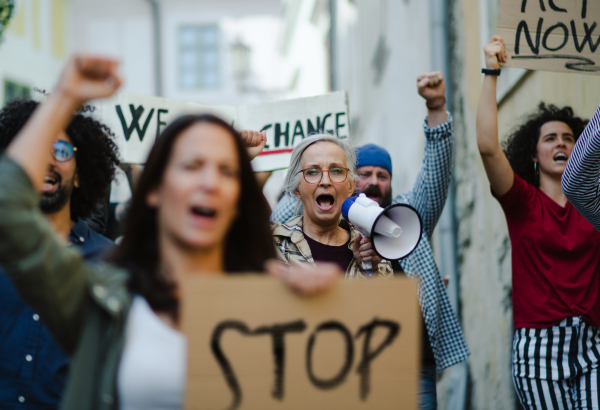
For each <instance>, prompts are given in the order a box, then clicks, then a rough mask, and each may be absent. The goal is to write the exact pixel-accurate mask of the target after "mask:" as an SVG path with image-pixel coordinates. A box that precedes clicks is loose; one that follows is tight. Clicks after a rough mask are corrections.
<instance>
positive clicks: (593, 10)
mask: <svg viewBox="0 0 600 410" xmlns="http://www.w3.org/2000/svg"><path fill="white" fill-rule="evenodd" d="M599 23H600V2H598V1H590V0H500V3H499V7H498V35H500V36H502V38H503V39H504V43H505V45H506V50H507V52H508V55H509V58H508V61H507V62H506V65H507V66H511V67H520V68H527V69H530V70H548V71H566V72H572V73H585V74H600V50H599V49H598V47H599V46H600V27H598V24H599Z"/></svg>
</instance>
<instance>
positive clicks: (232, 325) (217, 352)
mask: <svg viewBox="0 0 600 410" xmlns="http://www.w3.org/2000/svg"><path fill="white" fill-rule="evenodd" d="M228 329H235V330H237V331H239V332H240V333H242V334H244V335H249V334H250V329H248V326H246V325H245V324H244V323H242V322H240V321H237V320H227V321H225V322H221V323H219V324H218V325H217V327H215V330H214V331H213V334H212V336H211V338H210V349H211V350H212V353H213V355H214V356H215V359H217V363H219V366H220V367H221V371H222V372H223V376H225V380H226V381H227V385H228V386H229V388H230V389H231V392H232V393H233V403H231V406H229V410H234V409H237V408H238V407H239V406H240V403H241V401H242V389H241V388H240V385H239V383H238V381H237V378H236V377H235V373H234V372H233V369H232V368H231V365H230V364H229V360H227V357H225V354H223V350H222V349H221V336H222V335H223V332H224V331H226V330H228Z"/></svg>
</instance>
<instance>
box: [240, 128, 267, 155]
mask: <svg viewBox="0 0 600 410" xmlns="http://www.w3.org/2000/svg"><path fill="white" fill-rule="evenodd" d="M240 135H241V137H242V141H243V142H244V144H246V147H247V148H248V155H250V161H252V160H253V159H254V158H256V157H257V156H258V155H260V153H261V152H262V151H263V149H264V148H265V145H266V144H267V131H261V132H259V131H250V130H242V131H240Z"/></svg>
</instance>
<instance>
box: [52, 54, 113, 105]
mask: <svg viewBox="0 0 600 410" xmlns="http://www.w3.org/2000/svg"><path fill="white" fill-rule="evenodd" d="M118 67H119V62H118V61H116V60H111V59H107V58H101V57H93V56H87V55H78V54H75V55H73V56H71V58H69V61H68V62H67V65H66V67H65V69H64V70H63V72H62V75H61V76H60V79H59V80H58V84H57V85H56V88H55V93H57V94H61V95H63V96H65V97H67V98H68V99H69V100H70V101H71V102H72V103H73V104H74V105H75V106H80V105H81V104H84V103H85V102H87V101H89V100H93V99H97V98H106V97H110V96H111V95H113V93H114V92H115V91H117V89H118V88H119V86H120V85H121V79H120V78H119V75H118V73H117V68H118Z"/></svg>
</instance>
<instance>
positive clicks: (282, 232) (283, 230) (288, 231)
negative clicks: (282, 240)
mask: <svg viewBox="0 0 600 410" xmlns="http://www.w3.org/2000/svg"><path fill="white" fill-rule="evenodd" d="M301 220H302V217H301V216H295V217H293V218H290V219H288V221H287V222H284V223H280V222H271V232H272V233H273V235H276V236H292V234H293V233H294V232H296V231H301V230H302V228H301V226H300V223H301Z"/></svg>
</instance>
